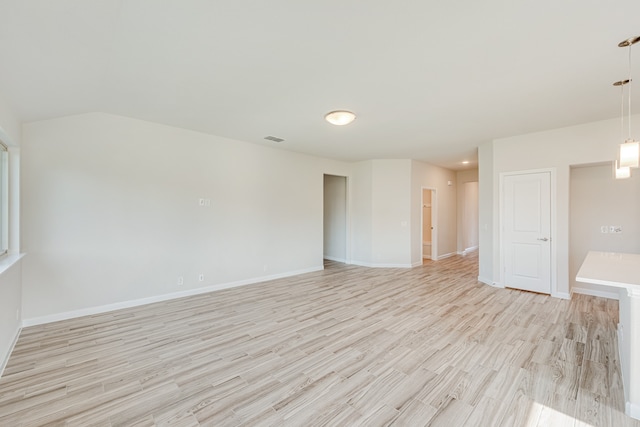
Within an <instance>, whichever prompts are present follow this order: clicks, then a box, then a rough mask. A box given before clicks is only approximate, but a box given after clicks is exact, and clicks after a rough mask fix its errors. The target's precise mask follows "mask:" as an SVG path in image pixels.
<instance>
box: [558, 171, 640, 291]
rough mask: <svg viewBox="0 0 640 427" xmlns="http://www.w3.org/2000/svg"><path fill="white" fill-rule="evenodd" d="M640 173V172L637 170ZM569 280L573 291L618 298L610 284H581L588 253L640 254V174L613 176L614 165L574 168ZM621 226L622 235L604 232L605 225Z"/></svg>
mask: <svg viewBox="0 0 640 427" xmlns="http://www.w3.org/2000/svg"><path fill="white" fill-rule="evenodd" d="M638 172H640V171H638ZM569 207H570V221H569V225H570V229H569V231H570V241H569V280H570V283H571V289H572V291H574V292H581V293H588V294H591V295H600V296H606V297H608V298H618V292H617V291H616V290H612V288H611V287H606V286H598V285H592V284H588V283H578V282H576V281H575V277H576V274H577V273H578V270H579V269H580V266H581V265H582V261H584V258H585V257H586V256H587V252H589V251H590V250H591V251H604V252H627V253H640V173H636V174H634V175H633V176H632V177H631V178H629V179H621V180H616V179H614V178H613V170H612V166H611V165H610V164H609V165H599V166H589V167H576V168H571V186H570V206H569ZM612 225H615V226H621V227H622V231H623V232H622V233H621V234H611V233H606V234H603V233H602V232H601V230H600V228H601V227H602V226H607V227H608V226H612Z"/></svg>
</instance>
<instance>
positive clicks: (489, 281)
mask: <svg viewBox="0 0 640 427" xmlns="http://www.w3.org/2000/svg"><path fill="white" fill-rule="evenodd" d="M478 282H480V283H484V284H485V285H489V286H493V280H491V279H487V278H486V277H482V276H478Z"/></svg>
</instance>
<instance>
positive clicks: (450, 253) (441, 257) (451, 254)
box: [436, 252, 457, 261]
mask: <svg viewBox="0 0 640 427" xmlns="http://www.w3.org/2000/svg"><path fill="white" fill-rule="evenodd" d="M455 255H457V253H456V252H449V253H448V254H443V255H440V256H439V257H437V258H436V259H437V260H438V261H439V260H441V259H445V258H450V257H452V256H455Z"/></svg>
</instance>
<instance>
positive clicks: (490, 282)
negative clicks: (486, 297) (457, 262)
mask: <svg viewBox="0 0 640 427" xmlns="http://www.w3.org/2000/svg"><path fill="white" fill-rule="evenodd" d="M478 282H480V283H484V284H485V285H489V286H493V287H494V288H501V289H504V286H502V283H500V282H494V281H493V280H491V279H487V278H486V277H482V276H478Z"/></svg>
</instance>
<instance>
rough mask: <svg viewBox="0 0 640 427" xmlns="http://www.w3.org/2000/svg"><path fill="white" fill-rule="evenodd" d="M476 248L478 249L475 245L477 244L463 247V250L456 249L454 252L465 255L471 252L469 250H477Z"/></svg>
mask: <svg viewBox="0 0 640 427" xmlns="http://www.w3.org/2000/svg"><path fill="white" fill-rule="evenodd" d="M477 250H478V247H477V246H471V247H470V248H467V249H465V250H463V251H458V252H456V253H457V254H458V255H466V254H469V253H471V252H473V251H477Z"/></svg>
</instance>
